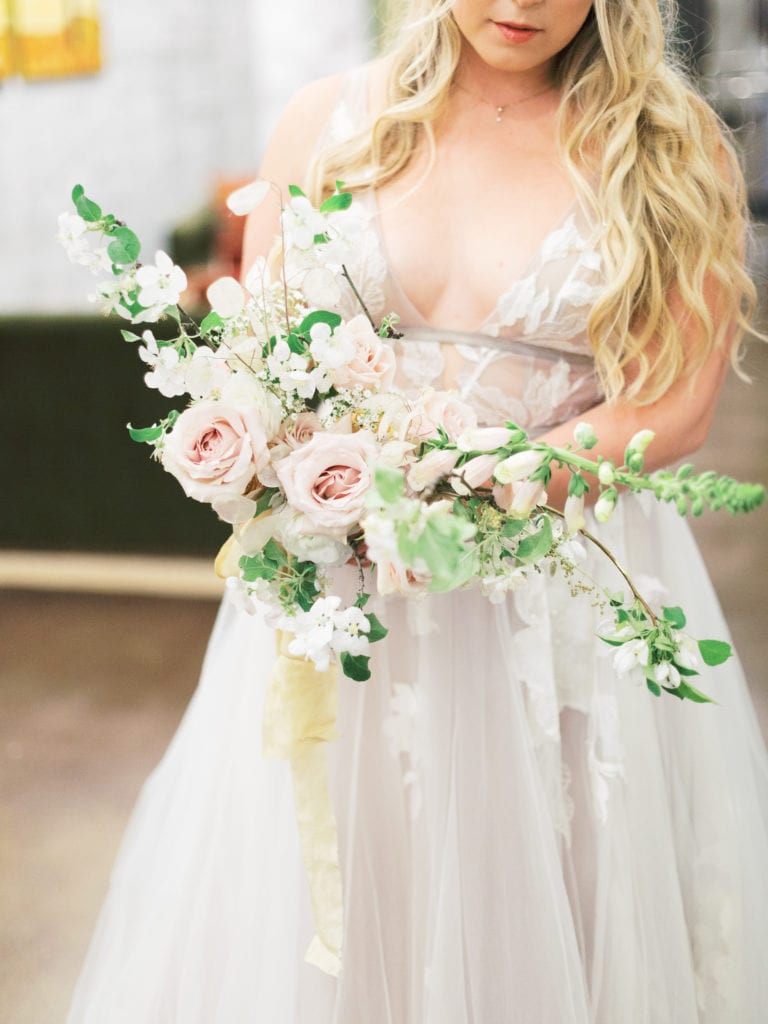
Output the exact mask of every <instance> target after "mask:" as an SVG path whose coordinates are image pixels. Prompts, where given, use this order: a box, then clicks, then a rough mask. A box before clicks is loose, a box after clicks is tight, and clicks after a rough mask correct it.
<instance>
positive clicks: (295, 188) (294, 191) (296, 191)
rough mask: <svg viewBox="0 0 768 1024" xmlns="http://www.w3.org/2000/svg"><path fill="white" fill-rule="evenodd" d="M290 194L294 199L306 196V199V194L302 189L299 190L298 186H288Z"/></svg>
mask: <svg viewBox="0 0 768 1024" xmlns="http://www.w3.org/2000/svg"><path fill="white" fill-rule="evenodd" d="M288 194H289V195H290V196H291V197H292V198H293V199H296V197H297V196H304V197H305V198H306V195H305V193H304V192H303V191H302V189H300V188H299V186H298V185H289V186H288Z"/></svg>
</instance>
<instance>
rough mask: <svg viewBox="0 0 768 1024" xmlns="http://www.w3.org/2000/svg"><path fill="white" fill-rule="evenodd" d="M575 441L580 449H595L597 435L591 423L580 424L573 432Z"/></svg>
mask: <svg viewBox="0 0 768 1024" xmlns="http://www.w3.org/2000/svg"><path fill="white" fill-rule="evenodd" d="M573 439H574V441H575V442H576V444H577V445H578V446H579V448H594V447H595V445H596V444H597V435H596V434H595V432H594V430H593V429H592V424H591V423H579V424H578V426H577V427H576V429H575V430H574V432H573Z"/></svg>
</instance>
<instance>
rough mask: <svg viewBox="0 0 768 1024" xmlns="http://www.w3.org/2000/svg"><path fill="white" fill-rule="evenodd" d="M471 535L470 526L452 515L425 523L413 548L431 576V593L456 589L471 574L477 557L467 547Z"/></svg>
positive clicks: (434, 517) (438, 517) (472, 529)
mask: <svg viewBox="0 0 768 1024" xmlns="http://www.w3.org/2000/svg"><path fill="white" fill-rule="evenodd" d="M474 533H475V527H474V526H473V525H472V523H468V522H466V521H465V520H461V519H457V518H456V517H455V516H452V515H436V516H433V517H432V518H431V519H429V520H428V521H427V523H426V525H425V526H424V529H423V530H422V532H421V535H420V536H419V537H418V538H417V540H416V543H415V545H414V547H415V555H416V558H420V559H423V561H424V562H425V563H426V565H427V568H428V569H429V571H430V573H431V576H432V579H431V580H430V584H429V589H430V590H431V591H434V592H435V593H446V592H448V591H450V590H455V589H456V588H457V587H460V586H461V585H462V584H463V583H466V581H467V580H468V579H469V578H470V577H471V576H473V575H474V573H475V571H476V567H477V566H476V558H473V557H472V553H471V552H470V551H469V550H468V549H467V547H466V541H467V540H469V539H470V538H471V537H472V536H474ZM414 561H415V559H414Z"/></svg>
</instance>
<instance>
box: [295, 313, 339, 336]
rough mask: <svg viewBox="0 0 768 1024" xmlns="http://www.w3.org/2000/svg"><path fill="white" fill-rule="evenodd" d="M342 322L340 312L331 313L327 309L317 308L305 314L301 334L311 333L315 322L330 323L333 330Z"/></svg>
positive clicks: (299, 331)
mask: <svg viewBox="0 0 768 1024" xmlns="http://www.w3.org/2000/svg"><path fill="white" fill-rule="evenodd" d="M340 323H341V317H340V316H339V314H338V313H330V312H328V310H325V309H316V310H315V312H314V313H310V314H309V315H308V316H305V317H304V319H303V320H302V321H301V323H300V324H299V330H298V333H299V334H309V332H310V330H311V329H312V328H313V327H314V326H315V324H328V326H329V327H330V328H331V330H335V329H336V328H337V327H338V326H339V324H340Z"/></svg>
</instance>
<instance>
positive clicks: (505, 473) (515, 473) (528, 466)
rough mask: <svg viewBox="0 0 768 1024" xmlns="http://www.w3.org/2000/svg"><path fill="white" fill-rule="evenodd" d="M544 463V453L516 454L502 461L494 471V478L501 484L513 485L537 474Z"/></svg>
mask: <svg viewBox="0 0 768 1024" xmlns="http://www.w3.org/2000/svg"><path fill="white" fill-rule="evenodd" d="M543 461H544V454H543V452H534V451H526V452H516V453H515V454H514V455H510V456H508V457H507V458H506V459H502V461H501V462H500V463H499V464H498V466H497V467H496V469H495V470H494V471H493V476H494V479H495V480H497V481H498V482H499V483H500V484H511V483H513V482H514V481H517V480H525V479H527V478H528V477H529V476H530V475H531V473H535V472H536V470H537V469H538V468H539V466H540V465H541V464H542V462H543Z"/></svg>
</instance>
